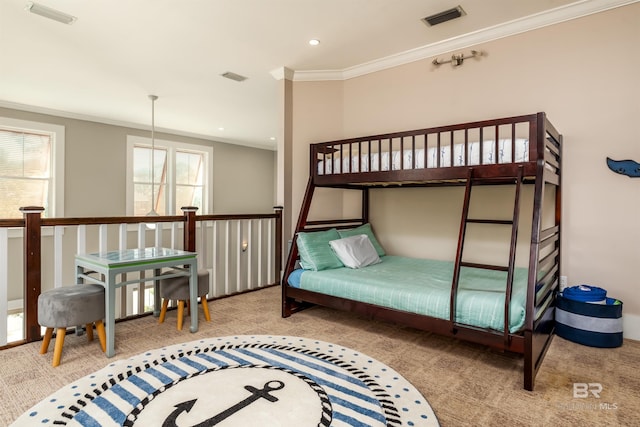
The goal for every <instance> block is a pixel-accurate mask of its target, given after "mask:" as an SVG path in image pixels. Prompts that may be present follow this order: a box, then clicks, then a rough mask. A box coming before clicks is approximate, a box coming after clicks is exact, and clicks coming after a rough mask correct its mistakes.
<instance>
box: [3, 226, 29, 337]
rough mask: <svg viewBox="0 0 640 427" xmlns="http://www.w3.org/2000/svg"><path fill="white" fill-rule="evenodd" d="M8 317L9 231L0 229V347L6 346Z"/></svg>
mask: <svg viewBox="0 0 640 427" xmlns="http://www.w3.org/2000/svg"><path fill="white" fill-rule="evenodd" d="M8 317H9V229H8V228H4V227H2V228H0V346H1V345H7V340H8V337H7V335H8V334H7V328H8V324H7V319H8ZM23 332H24V331H23Z"/></svg>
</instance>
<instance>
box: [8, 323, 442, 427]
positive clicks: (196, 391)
mask: <svg viewBox="0 0 640 427" xmlns="http://www.w3.org/2000/svg"><path fill="white" fill-rule="evenodd" d="M13 425H14V426H26V425H28V426H33V425H44V426H49V425H50V426H57V425H68V426H77V425H81V426H117V425H125V426H134V425H135V426H145V427H146V426H163V427H174V426H190V427H192V426H197V427H205V426H218V425H219V426H286V427H289V426H291V427H305V426H319V427H324V426H367V427H369V426H401V425H403V426H438V425H439V424H438V420H437V418H436V416H435V414H434V413H433V410H432V409H431V406H430V405H429V403H428V402H427V400H426V399H425V398H424V397H423V396H422V395H421V394H420V392H418V390H416V389H415V388H414V387H413V386H412V385H411V384H410V383H409V382H408V381H407V380H405V379H404V378H403V377H402V375H400V374H399V373H398V372H396V371H394V370H393V369H391V368H390V367H388V366H386V365H384V364H383V363H380V362H379V361H377V360H375V359H373V358H371V357H369V356H367V355H365V354H362V353H360V352H358V351H355V350H352V349H349V348H346V347H341V346H338V345H335V344H331V343H327V342H323V341H317V340H312V339H308V338H299V337H285V336H266V335H255V336H249V335H239V336H232V337H222V338H209V339H204V340H198V341H192V342H188V343H184V344H178V345H173V346H169V347H164V348H160V349H157V350H152V351H148V352H145V353H143V354H140V355H137V356H134V357H132V358H130V359H124V360H118V361H115V362H113V363H111V364H109V365H108V366H106V367H105V368H103V369H101V370H99V371H97V372H95V373H93V374H91V375H88V376H86V377H84V378H81V379H80V380H78V381H76V382H74V383H72V384H70V385H68V386H66V387H64V388H62V389H60V390H58V391H57V392H56V393H53V394H52V395H51V396H49V397H48V398H46V399H44V400H43V401H42V402H40V403H38V404H37V405H35V406H34V407H33V408H31V409H30V410H29V411H27V412H25V413H24V414H23V415H22V416H21V417H20V418H18V419H17V420H16V421H15V423H14V424H13Z"/></svg>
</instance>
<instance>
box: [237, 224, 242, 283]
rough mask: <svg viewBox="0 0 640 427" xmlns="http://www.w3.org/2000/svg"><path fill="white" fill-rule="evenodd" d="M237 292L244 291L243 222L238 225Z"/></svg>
mask: <svg viewBox="0 0 640 427" xmlns="http://www.w3.org/2000/svg"><path fill="white" fill-rule="evenodd" d="M236 245H237V246H236V247H237V248H238V250H237V251H236V292H240V291H241V290H242V277H241V273H240V267H241V261H242V221H238V224H237V225H236Z"/></svg>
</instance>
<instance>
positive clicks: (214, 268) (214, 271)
mask: <svg viewBox="0 0 640 427" xmlns="http://www.w3.org/2000/svg"><path fill="white" fill-rule="evenodd" d="M211 228H212V230H211V231H212V236H213V237H212V239H213V240H212V246H211V249H212V254H211V276H212V277H213V295H214V296H216V297H217V296H220V293H219V292H218V221H213V224H211Z"/></svg>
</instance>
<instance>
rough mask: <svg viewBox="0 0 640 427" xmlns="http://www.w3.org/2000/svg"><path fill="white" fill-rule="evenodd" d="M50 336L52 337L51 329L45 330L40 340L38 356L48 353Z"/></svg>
mask: <svg viewBox="0 0 640 427" xmlns="http://www.w3.org/2000/svg"><path fill="white" fill-rule="evenodd" d="M51 335H53V328H47V330H46V331H45V333H44V338H42V346H40V354H45V353H46V352H47V351H49V343H50V342H51Z"/></svg>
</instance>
